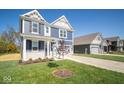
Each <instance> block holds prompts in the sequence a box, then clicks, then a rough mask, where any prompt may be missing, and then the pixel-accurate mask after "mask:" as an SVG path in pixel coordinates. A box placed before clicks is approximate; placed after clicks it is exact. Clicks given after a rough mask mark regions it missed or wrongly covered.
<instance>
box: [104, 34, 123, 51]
mask: <svg viewBox="0 0 124 93" xmlns="http://www.w3.org/2000/svg"><path fill="white" fill-rule="evenodd" d="M105 40H106V41H107V43H108V51H109V52H111V51H123V42H122V41H121V40H120V37H119V36H114V37H108V38H105Z"/></svg>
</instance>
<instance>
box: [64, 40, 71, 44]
mask: <svg viewBox="0 0 124 93" xmlns="http://www.w3.org/2000/svg"><path fill="white" fill-rule="evenodd" d="M64 42H65V44H66V45H72V41H64Z"/></svg>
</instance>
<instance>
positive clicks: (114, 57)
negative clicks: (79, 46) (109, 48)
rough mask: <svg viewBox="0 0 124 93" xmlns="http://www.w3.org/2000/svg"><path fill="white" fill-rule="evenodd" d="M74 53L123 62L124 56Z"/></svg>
mask: <svg viewBox="0 0 124 93" xmlns="http://www.w3.org/2000/svg"><path fill="white" fill-rule="evenodd" d="M75 55H78V56H84V57H93V58H99V59H106V60H113V61H119V62H124V57H121V56H112V55H96V54H75Z"/></svg>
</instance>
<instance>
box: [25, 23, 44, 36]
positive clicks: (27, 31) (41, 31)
mask: <svg viewBox="0 0 124 93" xmlns="http://www.w3.org/2000/svg"><path fill="white" fill-rule="evenodd" d="M30 23H31V22H29V21H24V33H26V34H32V33H31V32H30ZM39 35H42V36H43V35H44V25H41V24H39Z"/></svg>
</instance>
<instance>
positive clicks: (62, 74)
mask: <svg viewBox="0 0 124 93" xmlns="http://www.w3.org/2000/svg"><path fill="white" fill-rule="evenodd" d="M53 76H56V77H59V78H63V79H65V78H70V77H72V76H73V73H72V71H70V70H68V69H59V70H58V69H57V70H54V71H53Z"/></svg>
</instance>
